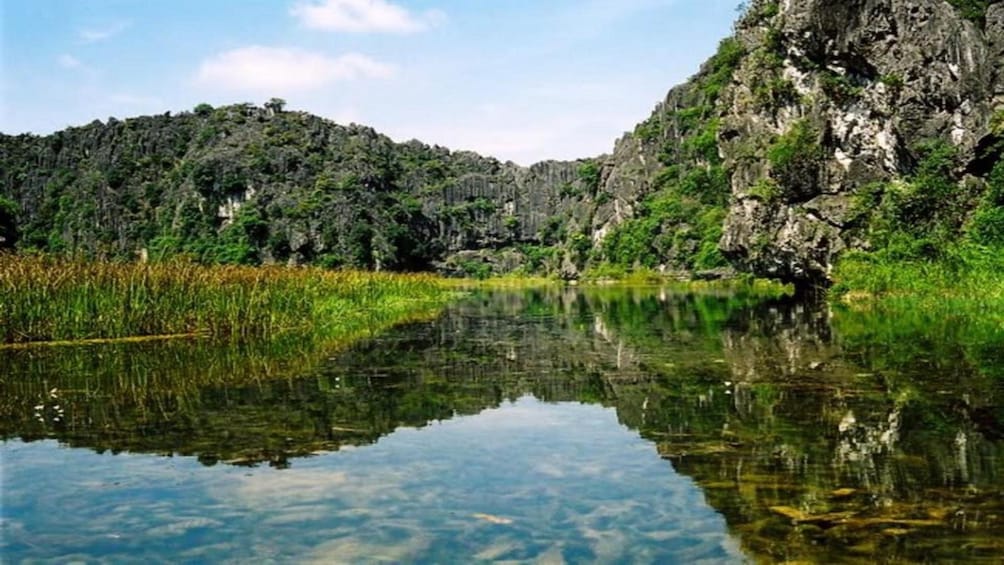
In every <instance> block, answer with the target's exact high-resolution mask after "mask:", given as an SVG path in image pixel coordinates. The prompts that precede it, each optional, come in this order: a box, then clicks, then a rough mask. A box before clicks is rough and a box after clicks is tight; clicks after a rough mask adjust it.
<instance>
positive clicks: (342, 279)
mask: <svg viewBox="0 0 1004 565" xmlns="http://www.w3.org/2000/svg"><path fill="white" fill-rule="evenodd" d="M445 298H446V292H445V291H444V290H443V287H442V285H441V284H440V282H439V280H438V279H437V278H435V277H434V276H431V275H414V274H389V273H372V272H358V271H326V270H321V269H314V268H287V267H237V266H214V267H207V266H201V265H195V264H191V263H186V262H169V263H155V264H135V263H101V262H85V261H76V260H66V259H57V258H52V257H45V256H17V255H0V341H2V342H3V343H24V342H35V341H52V340H77V339H96V338H118V337H129V336H157V335H175V334H203V335H209V336H213V337H218V338H231V339H244V338H265V337H270V336H273V335H276V334H278V333H282V332H286V331H309V332H315V333H316V332H320V333H323V334H325V335H335V334H339V333H353V332H360V331H366V330H368V329H374V328H378V327H385V326H386V325H387V324H388V322H391V321H393V320H396V319H399V318H402V317H406V316H407V315H408V313H409V312H413V311H416V310H421V309H423V308H428V307H429V306H431V305H433V304H434V303H436V302H440V303H441V302H442V301H443V300H444V299H445Z"/></svg>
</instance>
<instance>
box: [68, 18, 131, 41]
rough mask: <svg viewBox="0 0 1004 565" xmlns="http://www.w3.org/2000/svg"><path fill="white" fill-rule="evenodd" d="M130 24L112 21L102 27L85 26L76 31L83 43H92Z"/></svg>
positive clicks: (118, 31)
mask: <svg viewBox="0 0 1004 565" xmlns="http://www.w3.org/2000/svg"><path fill="white" fill-rule="evenodd" d="M130 25H132V22H126V21H122V22H114V23H112V24H109V25H107V26H104V27H100V28H86V29H81V30H80V31H78V32H77V33H78V35H79V36H80V39H81V41H83V42H84V43H94V42H96V41H104V40H106V39H109V38H111V37H114V36H116V35H118V34H120V33H122V32H123V31H125V30H126V29H128V28H129V26H130Z"/></svg>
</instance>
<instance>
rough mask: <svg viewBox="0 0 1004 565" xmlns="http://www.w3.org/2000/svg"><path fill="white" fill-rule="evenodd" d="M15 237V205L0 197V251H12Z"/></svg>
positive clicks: (15, 240) (15, 241)
mask: <svg viewBox="0 0 1004 565" xmlns="http://www.w3.org/2000/svg"><path fill="white" fill-rule="evenodd" d="M17 237H18V236H17V204H15V203H14V202H13V201H12V200H9V199H7V198H4V197H3V196H0V249H12V248H13V247H14V245H15V244H16V243H17Z"/></svg>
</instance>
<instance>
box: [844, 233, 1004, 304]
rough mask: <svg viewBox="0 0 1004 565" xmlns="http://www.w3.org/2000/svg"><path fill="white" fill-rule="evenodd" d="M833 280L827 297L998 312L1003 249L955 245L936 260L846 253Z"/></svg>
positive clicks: (1002, 296) (1003, 295)
mask: <svg viewBox="0 0 1004 565" xmlns="http://www.w3.org/2000/svg"><path fill="white" fill-rule="evenodd" d="M833 279H834V286H833V288H832V292H831V297H832V298H833V299H834V300H836V301H840V302H845V303H851V304H853V303H861V302H879V303H883V304H888V305H896V304H901V305H907V304H909V305H913V306H915V307H918V308H923V309H935V310H938V309H948V310H957V309H962V310H968V311H973V312H987V313H990V312H999V313H1004V253H1002V252H1001V250H999V249H995V248H991V247H982V246H975V245H960V246H957V247H953V248H952V249H950V250H948V251H946V252H944V253H943V255H942V257H941V258H939V259H937V260H921V259H912V260H897V259H896V258H890V257H888V256H886V255H883V254H879V253H849V254H848V255H847V256H845V257H844V258H842V259H841V261H840V262H839V263H838V265H837V268H836V270H835V271H834V274H833Z"/></svg>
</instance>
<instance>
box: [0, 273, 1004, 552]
mask: <svg viewBox="0 0 1004 565" xmlns="http://www.w3.org/2000/svg"><path fill="white" fill-rule="evenodd" d="M1002 333H1004V328H999V327H993V326H992V325H991V326H990V327H988V326H987V325H986V324H981V323H980V321H978V320H967V319H963V318H960V319H948V320H946V319H940V320H932V319H927V318H925V317H924V316H923V314H922V313H917V312H914V313H909V315H907V314H904V313H902V312H901V313H889V312H884V313H883V312H876V311H869V310H867V309H864V310H862V309H857V310H847V309H842V308H835V307H831V306H829V305H827V304H825V303H820V302H818V301H813V300H807V299H781V300H771V301H757V300H754V299H752V298H748V297H743V296H738V295H734V294H728V293H701V294H687V293H679V292H672V291H669V290H663V289H658V288H651V289H643V288H638V289H625V288H597V289H575V288H568V289H558V288H554V289H540V290H518V291H478V292H474V293H473V294H471V295H470V296H468V297H466V298H464V299H461V300H459V301H458V302H456V303H455V304H453V305H451V306H450V307H448V308H447V309H446V311H445V312H443V314H442V315H441V316H439V317H438V318H436V319H434V320H432V321H429V322H423V323H416V324H411V325H407V326H402V327H399V328H396V329H393V330H391V331H389V332H387V333H385V334H382V335H379V336H376V337H374V338H372V339H369V340H364V341H362V342H359V343H356V344H354V345H352V346H350V347H347V348H345V347H341V346H338V345H337V344H327V343H324V342H323V340H320V339H319V338H310V337H302V336H288V337H287V338H284V339H280V340H276V341H273V342H269V343H250V344H239V345H231V344H220V343H212V342H205V341H170V342H160V343H146V344H135V343H133V344H113V345H99V346H85V347H60V348H34V349H22V350H4V351H0V392H2V398H0V438H2V439H3V442H2V443H0V486H2V499H0V528H2V530H0V533H2V538H0V555H2V556H3V560H4V561H5V562H12V563H17V562H60V563H65V562H73V561H77V562H88V563H89V562H115V563H121V562H146V563H149V562H170V563H177V562H249V561H255V562H297V563H301V562H318V563H339V562H348V563H368V562H374V563H379V562H417V563H471V562H499V561H508V562H531V563H583V562H597V563H611V562H616V563H701V562H707V563H722V562H725V563H733V562H734V563H742V562H779V561H785V560H808V561H814V562H827V563H840V562H862V563H872V562H876V561H897V560H899V561H924V560H928V561H939V562H946V561H947V562H952V561H954V562H973V561H977V562H978V561H985V562H999V560H1000V559H1001V558H1002V556H1004V344H1002V341H1001V334H1002Z"/></svg>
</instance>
